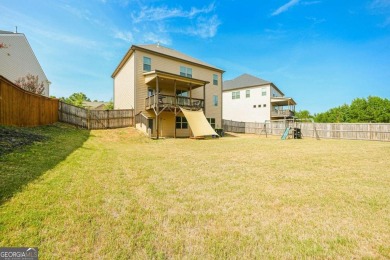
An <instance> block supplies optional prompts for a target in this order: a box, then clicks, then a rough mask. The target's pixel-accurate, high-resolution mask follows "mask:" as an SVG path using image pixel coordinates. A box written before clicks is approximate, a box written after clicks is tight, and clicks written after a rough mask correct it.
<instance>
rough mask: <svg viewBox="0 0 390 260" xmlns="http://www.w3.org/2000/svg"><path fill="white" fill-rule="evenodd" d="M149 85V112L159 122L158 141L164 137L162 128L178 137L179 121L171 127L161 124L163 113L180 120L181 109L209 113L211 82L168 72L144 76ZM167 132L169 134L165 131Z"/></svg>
mask: <svg viewBox="0 0 390 260" xmlns="http://www.w3.org/2000/svg"><path fill="white" fill-rule="evenodd" d="M144 78H145V83H146V85H147V87H148V90H147V91H148V95H147V97H146V98H145V110H146V111H150V112H152V113H153V114H154V115H155V116H154V122H155V126H154V129H155V133H156V138H159V136H160V135H161V133H162V132H161V127H164V129H165V130H167V127H169V128H171V130H168V132H171V133H173V136H174V137H176V133H177V131H176V125H177V122H176V120H166V121H169V126H168V125H167V122H165V124H164V126H163V124H162V122H161V118H162V113H164V118H165V119H167V118H170V116H168V115H167V113H171V114H172V118H175V117H178V116H179V113H181V110H180V107H182V108H185V109H188V110H200V109H202V110H203V112H204V113H205V110H206V104H205V99H206V90H205V88H206V84H208V83H209V82H208V81H205V80H200V79H195V78H190V77H185V76H181V75H177V74H173V73H169V72H165V71H160V70H154V71H150V72H146V73H144ZM164 132H166V131H164Z"/></svg>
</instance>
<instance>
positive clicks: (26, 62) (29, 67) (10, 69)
mask: <svg viewBox="0 0 390 260" xmlns="http://www.w3.org/2000/svg"><path fill="white" fill-rule="evenodd" d="M27 74H31V75H33V76H38V79H39V83H41V82H43V84H44V87H45V91H44V93H43V95H44V96H47V97H48V96H49V85H50V81H49V80H48V79H47V77H46V75H45V72H44V71H43V70H42V67H41V65H40V64H39V62H38V59H37V57H36V56H35V54H34V52H33V50H32V48H31V46H30V44H29V43H28V41H27V38H26V36H25V35H24V34H23V33H13V32H7V31H0V75H2V76H3V77H5V78H7V79H8V80H10V81H12V82H15V81H16V80H17V79H19V78H21V77H25V76H27Z"/></svg>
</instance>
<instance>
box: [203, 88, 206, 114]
mask: <svg viewBox="0 0 390 260" xmlns="http://www.w3.org/2000/svg"><path fill="white" fill-rule="evenodd" d="M203 114H204V115H206V84H203Z"/></svg>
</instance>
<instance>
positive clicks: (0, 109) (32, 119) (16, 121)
mask: <svg viewBox="0 0 390 260" xmlns="http://www.w3.org/2000/svg"><path fill="white" fill-rule="evenodd" d="M58 106H59V100H58V99H53V98H48V97H45V96H41V95H38V94H34V93H31V92H29V91H26V90H24V89H21V88H19V87H18V86H17V85H15V84H14V83H12V82H11V81H9V80H7V79H6V78H4V77H3V76H0V125H14V126H37V125H48V124H53V123H55V122H57V121H58Z"/></svg>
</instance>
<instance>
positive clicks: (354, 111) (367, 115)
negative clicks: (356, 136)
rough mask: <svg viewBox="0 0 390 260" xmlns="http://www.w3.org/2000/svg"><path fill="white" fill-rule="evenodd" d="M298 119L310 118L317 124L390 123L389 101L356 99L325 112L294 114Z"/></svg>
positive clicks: (378, 98)
mask: <svg viewBox="0 0 390 260" xmlns="http://www.w3.org/2000/svg"><path fill="white" fill-rule="evenodd" d="M295 116H296V117H297V118H300V119H307V118H312V119H314V121H315V122H318V123H390V100H389V99H387V98H380V97H376V96H369V97H368V98H356V99H354V100H353V101H352V103H351V104H350V105H348V104H344V105H342V106H338V107H335V108H331V109H329V110H328V111H326V112H323V113H318V114H314V115H311V114H310V112H309V111H308V110H301V111H298V112H296V113H295Z"/></svg>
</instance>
